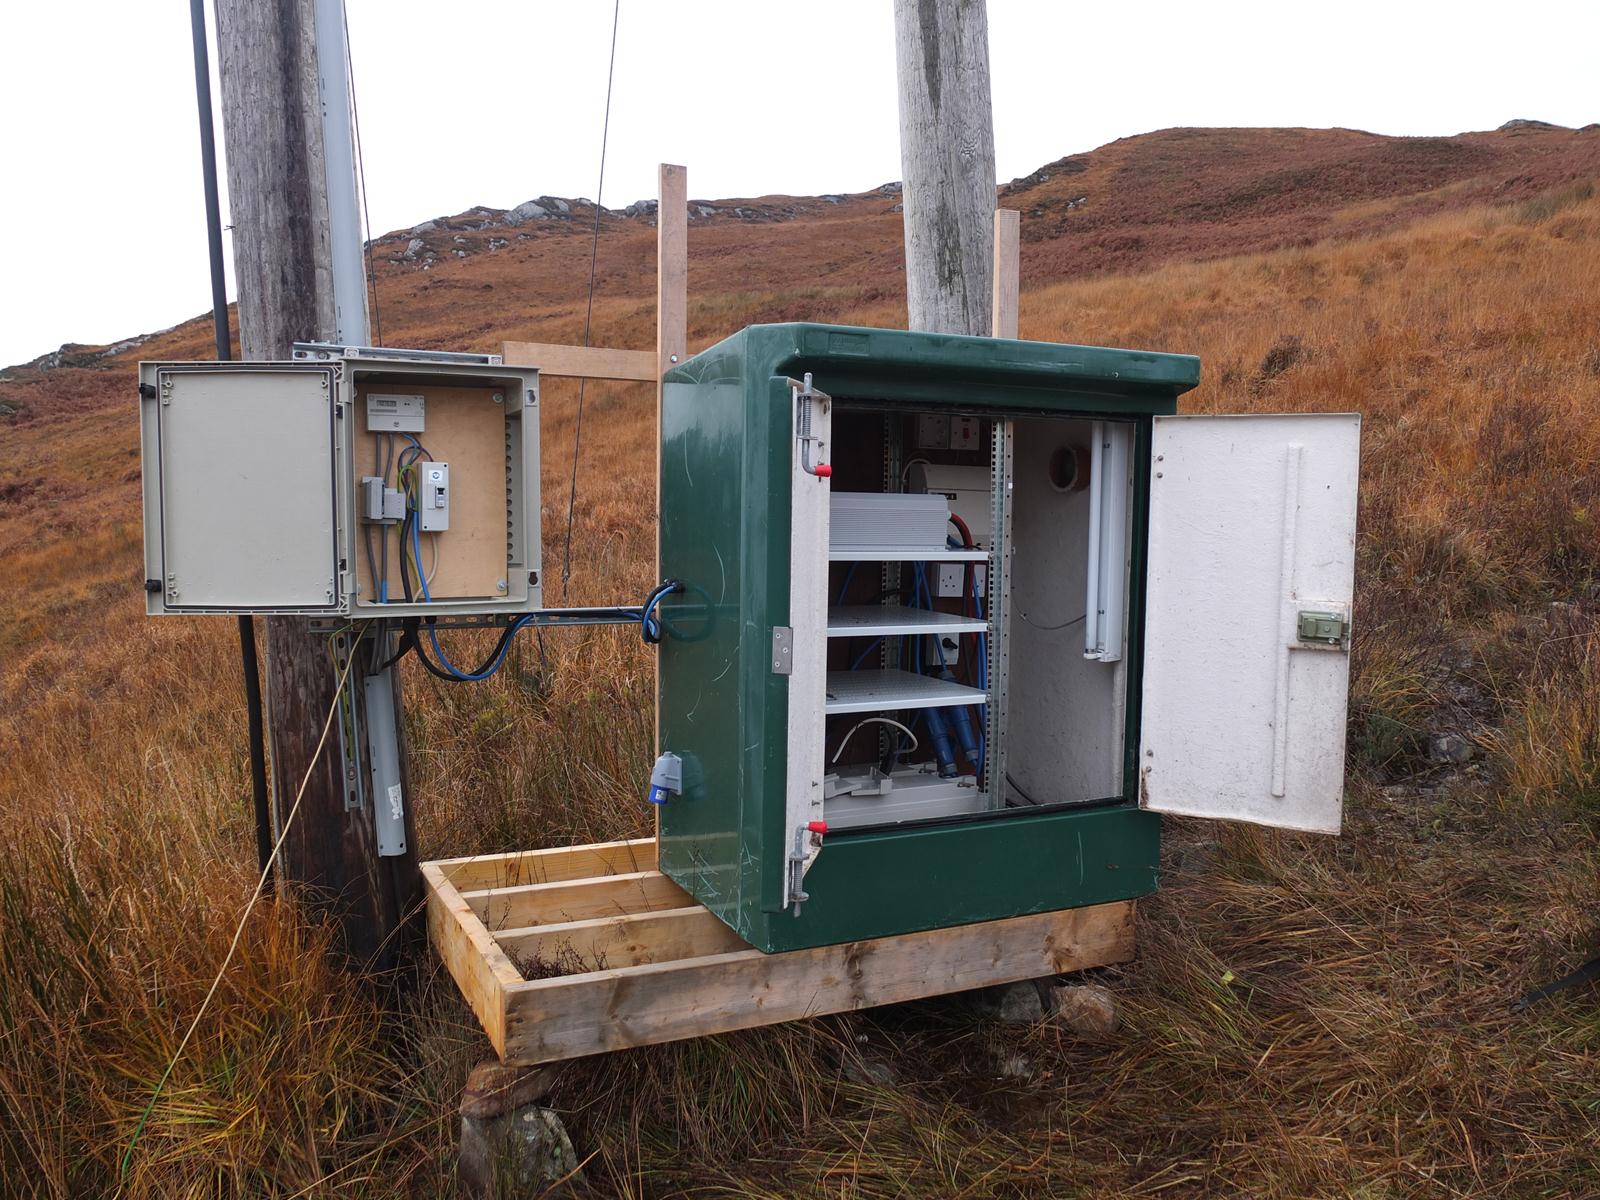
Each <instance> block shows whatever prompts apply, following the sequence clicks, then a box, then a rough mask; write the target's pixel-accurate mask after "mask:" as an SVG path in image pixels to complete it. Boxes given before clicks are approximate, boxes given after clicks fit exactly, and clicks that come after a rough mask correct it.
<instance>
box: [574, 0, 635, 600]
mask: <svg viewBox="0 0 1600 1200" xmlns="http://www.w3.org/2000/svg"><path fill="white" fill-rule="evenodd" d="M621 12H622V0H615V2H614V4H613V5H612V8H611V58H610V61H609V62H608V63H607V65H606V116H605V121H604V123H603V124H602V125H601V126H600V182H599V183H597V184H596V185H595V189H594V237H593V238H592V239H590V242H589V306H588V308H587V309H586V310H585V311H584V314H583V344H584V346H586V347H587V346H588V344H589V332H590V329H591V328H592V327H593V324H594V271H595V263H596V261H597V260H598V257H599V254H600V212H601V208H600V201H601V199H602V198H603V197H604V196H605V191H606V140H607V138H609V137H610V135H611V81H612V79H613V78H614V77H615V75H616V70H617V17H618V16H619V15H620V14H621ZM588 382H589V381H588V380H587V379H580V380H578V416H577V421H576V423H575V424H574V426H573V431H572V479H571V480H570V481H569V482H568V484H567V535H566V539H565V544H564V545H563V547H562V550H561V602H562V603H563V604H565V603H566V602H567V584H568V582H570V581H571V579H572V511H573V508H574V506H576V504H577V502H578V450H579V448H580V447H581V446H582V445H583V393H584V389H585V388H586V387H587V386H588Z"/></svg>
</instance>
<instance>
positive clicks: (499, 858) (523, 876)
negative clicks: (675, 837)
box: [432, 838, 656, 892]
mask: <svg viewBox="0 0 1600 1200" xmlns="http://www.w3.org/2000/svg"><path fill="white" fill-rule="evenodd" d="M432 865H433V866H436V867H438V868H439V870H440V871H442V872H443V873H444V877H445V878H446V879H448V880H449V881H450V882H451V883H452V884H454V885H455V886H456V888H457V889H458V890H460V891H463V892H476V891H482V890H483V889H484V888H495V887H514V886H516V885H517V884H522V883H554V882H556V881H557V880H560V879H590V878H593V877H594V876H597V875H621V874H626V873H630V872H634V871H653V870H655V869H656V840H655V838H634V839H633V840H631V841H626V842H593V843H590V844H589V845H585V846H551V847H548V848H546V849H544V850H523V851H520V852H518V853H516V854H475V855H472V856H471V857H468V858H445V859H440V860H439V861H438V862H435V863H434V864H432Z"/></svg>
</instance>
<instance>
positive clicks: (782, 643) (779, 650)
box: [772, 625, 794, 675]
mask: <svg viewBox="0 0 1600 1200" xmlns="http://www.w3.org/2000/svg"><path fill="white" fill-rule="evenodd" d="M772 673H773V674H774V675H790V674H793V673H794V630H793V629H791V628H790V627H789V626H787V625H774V626H773V627H772Z"/></svg>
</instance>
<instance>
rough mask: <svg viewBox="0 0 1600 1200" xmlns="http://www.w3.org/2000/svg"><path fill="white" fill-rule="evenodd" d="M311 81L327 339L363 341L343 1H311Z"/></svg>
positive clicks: (362, 266)
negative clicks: (321, 185)
mask: <svg viewBox="0 0 1600 1200" xmlns="http://www.w3.org/2000/svg"><path fill="white" fill-rule="evenodd" d="M316 39H317V85H318V92H319V94H320V98H321V103H322V161H323V167H324V173H325V175H326V177H327V179H326V187H327V193H328V240H329V242H330V245H331V249H332V251H333V254H332V258H333V319H334V335H333V340H334V341H336V342H341V343H343V344H345V345H347V346H365V345H367V343H368V341H369V339H370V338H371V336H372V335H371V333H370V332H369V331H368V327H367V274H366V262H365V256H364V254H363V250H364V248H365V245H364V242H363V239H362V236H361V197H360V195H359V193H358V192H357V190H356V189H357V178H356V139H355V130H354V125H353V123H352V121H351V119H350V60H349V58H348V56H347V55H346V53H345V17H344V0H316Z"/></svg>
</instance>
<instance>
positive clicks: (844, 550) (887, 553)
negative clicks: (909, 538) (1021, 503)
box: [828, 546, 989, 562]
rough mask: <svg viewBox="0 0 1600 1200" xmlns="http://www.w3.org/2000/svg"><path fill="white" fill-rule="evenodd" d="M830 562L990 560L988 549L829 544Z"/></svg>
mask: <svg viewBox="0 0 1600 1200" xmlns="http://www.w3.org/2000/svg"><path fill="white" fill-rule="evenodd" d="M828 561H829V562H988V561H989V552H988V551H987V550H982V549H978V550H953V549H949V548H946V549H943V550H933V549H929V548H926V547H923V546H829V547H828Z"/></svg>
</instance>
